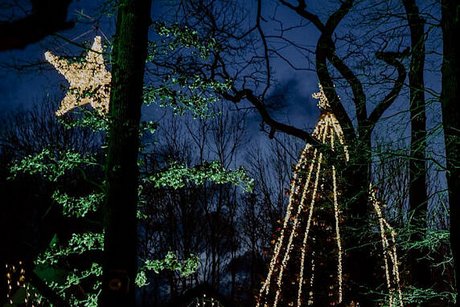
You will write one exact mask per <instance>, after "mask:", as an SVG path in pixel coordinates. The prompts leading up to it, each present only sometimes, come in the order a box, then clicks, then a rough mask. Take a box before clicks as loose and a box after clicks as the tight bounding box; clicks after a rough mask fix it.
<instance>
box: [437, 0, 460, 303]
mask: <svg viewBox="0 0 460 307" xmlns="http://www.w3.org/2000/svg"><path fill="white" fill-rule="evenodd" d="M441 4H442V20H441V25H442V31H443V63H442V93H441V106H442V120H443V125H444V137H445V144H446V158H447V185H448V190H449V209H450V243H451V248H452V255H453V259H454V268H455V279H456V283H457V305H456V306H460V301H459V300H460V294H459V292H460V291H459V289H460V287H459V283H460V259H459V257H460V241H459V240H460V106H459V103H460V82H459V81H460V62H459V61H458V55H459V52H460V48H459V45H458V33H460V22H459V21H460V20H459V19H460V16H459V14H460V1H459V0H442V1H441Z"/></svg>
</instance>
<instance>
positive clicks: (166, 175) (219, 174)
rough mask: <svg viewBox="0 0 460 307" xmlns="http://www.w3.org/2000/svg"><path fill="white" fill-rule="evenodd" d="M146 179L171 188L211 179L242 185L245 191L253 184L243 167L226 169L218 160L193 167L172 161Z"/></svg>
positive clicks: (221, 182)
mask: <svg viewBox="0 0 460 307" xmlns="http://www.w3.org/2000/svg"><path fill="white" fill-rule="evenodd" d="M148 181H149V182H151V183H152V184H153V185H154V186H155V187H157V188H160V187H171V188H173V189H180V188H183V187H185V186H186V185H187V184H188V183H193V184H196V185H201V184H204V183H205V182H207V181H212V182H214V183H217V184H226V183H231V184H234V185H239V186H241V187H243V189H244V190H245V191H252V188H253V184H254V182H253V180H252V179H251V178H249V176H248V175H247V174H246V171H245V170H244V169H243V168H239V169H237V170H226V169H225V168H224V167H223V166H222V165H221V164H220V163H219V162H218V161H213V162H209V163H206V164H202V165H198V166H196V167H193V168H189V167H187V166H186V165H183V164H179V163H175V162H174V163H172V164H171V165H170V166H169V167H168V168H167V169H165V170H163V171H161V172H158V173H156V174H154V175H152V176H150V177H149V178H148Z"/></svg>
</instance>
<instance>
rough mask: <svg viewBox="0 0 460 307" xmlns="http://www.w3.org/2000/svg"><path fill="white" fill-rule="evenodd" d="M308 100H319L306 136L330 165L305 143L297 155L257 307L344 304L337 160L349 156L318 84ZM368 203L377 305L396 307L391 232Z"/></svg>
mask: <svg viewBox="0 0 460 307" xmlns="http://www.w3.org/2000/svg"><path fill="white" fill-rule="evenodd" d="M313 97H314V98H317V99H319V103H318V106H319V108H320V109H321V115H320V118H319V120H318V123H317V124H316V126H315V129H314V131H313V133H312V136H313V137H315V138H317V139H318V140H319V141H320V142H321V143H322V145H323V146H325V147H326V148H329V149H330V150H331V151H332V154H333V155H335V157H334V161H332V159H331V157H328V156H327V155H326V154H325V153H324V152H323V151H322V150H320V149H319V148H318V147H314V146H312V145H311V144H308V143H307V145H306V146H305V148H304V150H303V151H302V153H301V155H300V159H299V162H298V163H297V165H296V166H295V169H294V174H293V179H292V182H291V189H290V195H289V203H288V207H287V212H286V216H285V218H284V222H283V225H282V227H281V228H280V233H279V235H278V240H277V241H276V243H275V246H274V251H273V256H272V259H271V261H270V266H269V269H268V274H267V277H266V279H265V281H264V282H263V284H262V287H261V289H260V292H259V297H258V302H257V307H276V306H297V307H301V306H312V305H314V306H336V305H339V304H340V303H342V302H343V301H344V294H345V293H346V291H347V278H346V277H347V274H346V272H344V265H343V264H344V258H345V256H346V255H345V252H344V249H343V248H342V246H343V244H342V237H343V234H342V232H343V231H344V219H345V217H344V216H343V212H344V211H345V208H344V205H343V203H342V202H341V201H342V199H341V188H340V186H341V184H340V180H341V178H340V176H339V174H338V170H337V162H339V161H342V162H343V163H346V162H347V161H348V160H349V152H348V148H347V145H346V144H345V141H344V136H343V131H342V128H341V126H340V124H339V122H338V120H337V118H336V117H335V116H334V114H333V113H332V112H330V107H329V104H328V101H327V98H326V96H325V94H324V92H323V89H322V87H321V85H320V91H319V92H318V93H316V94H314V95H313ZM369 200H370V203H371V204H372V206H373V209H374V213H375V216H376V218H377V223H376V224H377V226H378V231H379V233H380V241H381V247H382V250H381V252H380V254H381V255H382V257H381V258H382V260H383V263H384V266H383V268H384V272H382V275H384V279H385V280H386V287H387V291H385V292H387V294H384V296H383V299H382V301H385V303H387V304H388V306H402V294H401V289H400V287H399V282H400V280H399V270H398V257H397V253H396V232H395V231H394V229H393V228H392V227H391V226H390V224H389V223H388V222H387V221H386V219H385V218H384V216H383V213H382V204H381V202H380V201H379V200H378V199H377V197H376V195H375V192H374V191H373V193H372V194H371V195H370V196H369ZM345 261H346V259H345ZM382 277H383V276H382ZM382 279H383V278H382Z"/></svg>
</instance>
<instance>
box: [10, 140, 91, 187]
mask: <svg viewBox="0 0 460 307" xmlns="http://www.w3.org/2000/svg"><path fill="white" fill-rule="evenodd" d="M83 165H96V161H95V159H94V158H93V157H91V156H84V155H82V154H80V153H78V152H73V151H70V150H67V151H64V152H63V153H55V152H53V151H51V150H50V149H48V148H45V149H43V150H42V151H41V152H39V153H38V154H36V155H29V156H27V157H25V158H24V159H22V160H20V161H18V162H17V163H15V164H14V165H12V166H11V168H10V172H11V174H12V177H11V178H10V179H14V178H15V177H16V176H17V175H18V174H20V173H26V174H30V175H41V176H42V177H44V178H46V179H47V180H49V181H52V182H57V181H58V179H59V178H61V177H62V176H64V175H65V173H66V172H68V171H70V170H74V169H76V168H78V167H80V166H83Z"/></svg>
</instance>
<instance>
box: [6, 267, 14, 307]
mask: <svg viewBox="0 0 460 307" xmlns="http://www.w3.org/2000/svg"><path fill="white" fill-rule="evenodd" d="M5 268H6V284H7V287H8V291H7V293H6V300H7V301H8V302H9V303H10V305H12V304H13V297H12V291H13V274H14V269H13V268H14V266H13V265H10V264H8V263H7V264H5Z"/></svg>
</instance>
